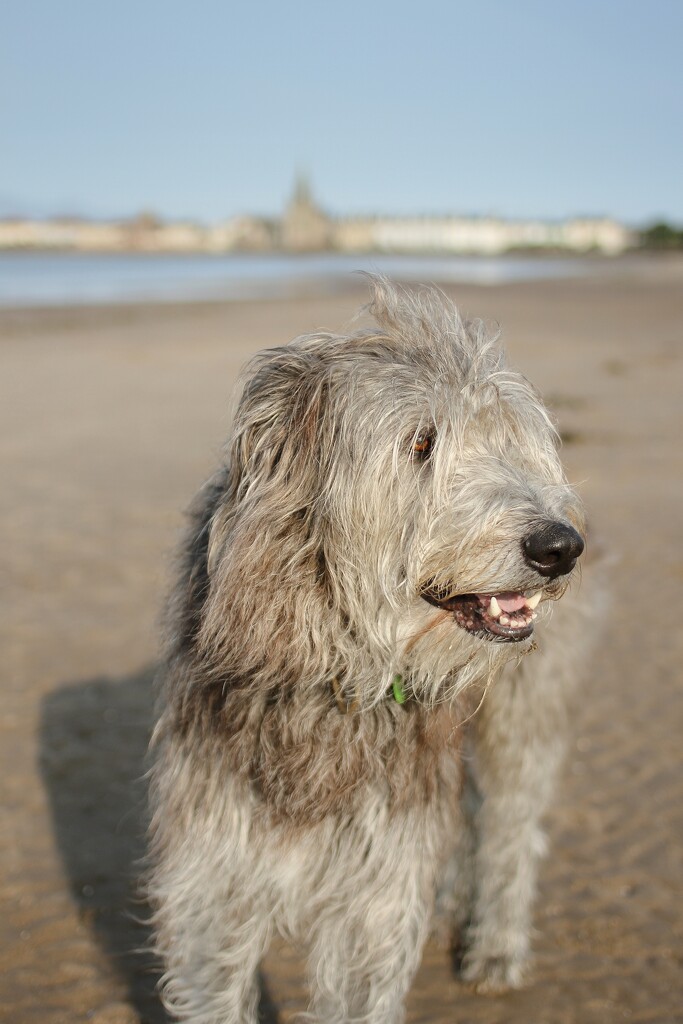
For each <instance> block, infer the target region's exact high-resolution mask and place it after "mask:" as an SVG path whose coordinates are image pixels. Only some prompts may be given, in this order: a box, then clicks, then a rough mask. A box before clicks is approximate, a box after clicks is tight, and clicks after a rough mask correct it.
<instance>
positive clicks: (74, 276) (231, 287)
mask: <svg viewBox="0 0 683 1024" xmlns="http://www.w3.org/2000/svg"><path fill="white" fill-rule="evenodd" d="M588 269H589V267H588V263H587V262H586V261H585V260H582V259H580V258H573V257H563V258H559V259H558V258H552V257H542V256H541V257H537V256H517V255H515V256H499V257H488V256H385V255H370V256H368V255H348V254H341V253H319V254H315V255H305V256H294V255H282V254H274V253H266V254H261V253H259V254H254V255H243V254H240V255H233V254H230V255H220V256H210V255H158V254H142V253H140V254H137V253H135V254H130V253H116V254H108V253H107V254H103V253H42V252H41V253H33V252H20V253H16V252H0V307H2V306H4V307H11V306H72V305H99V304H110V303H130V302H179V301H182V302H188V301H189V302H200V301H207V300H209V301H211V300H231V299H241V298H254V297H259V298H277V297H280V296H286V295H292V294H301V293H306V292H314V291H321V290H333V289H335V288H340V287H344V286H349V285H352V284H353V283H354V277H353V274H354V271H359V270H365V271H370V272H374V273H382V274H387V275H388V276H389V277H393V278H396V279H397V280H401V281H421V282H430V281H436V282H441V283H449V282H457V283H468V284H488V285H493V284H504V283H507V282H512V281H524V280H539V279H543V278H557V277H569V276H572V277H573V276H576V275H579V274H585V273H587V272H588Z"/></svg>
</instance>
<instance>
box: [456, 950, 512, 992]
mask: <svg viewBox="0 0 683 1024" xmlns="http://www.w3.org/2000/svg"><path fill="white" fill-rule="evenodd" d="M525 964H526V957H525V956H510V955H503V956H493V955H490V954H487V953H485V952H479V951H477V950H476V949H470V950H468V951H467V952H466V953H465V955H464V956H463V958H462V961H461V963H460V977H461V979H462V980H463V981H464V982H466V983H467V984H468V985H471V986H472V987H473V988H474V989H475V991H476V992H481V993H489V994H491V995H496V994H497V993H499V992H507V991H509V990H510V989H515V988H521V986H522V984H523V983H524V967H525Z"/></svg>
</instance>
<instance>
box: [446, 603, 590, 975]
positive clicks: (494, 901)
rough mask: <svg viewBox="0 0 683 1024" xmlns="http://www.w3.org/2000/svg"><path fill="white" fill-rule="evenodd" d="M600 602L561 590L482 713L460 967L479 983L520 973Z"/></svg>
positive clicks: (477, 730)
mask: <svg viewBox="0 0 683 1024" xmlns="http://www.w3.org/2000/svg"><path fill="white" fill-rule="evenodd" d="M602 603H603V602H602V598H601V595H600V594H598V593H594V594H592V593H591V591H590V588H586V587H584V589H583V591H582V593H581V600H579V598H578V596H577V595H575V594H571V595H567V596H566V597H565V598H563V600H562V601H561V602H560V603H559V606H558V607H557V608H556V609H555V610H554V615H553V619H552V622H551V623H550V624H549V625H548V626H547V634H546V635H545V636H544V635H541V637H540V638H539V650H538V651H536V652H534V653H532V654H531V655H529V656H528V657H527V658H525V660H524V661H523V662H522V663H521V664H520V665H519V666H517V667H516V668H514V669H510V670H507V671H505V672H504V673H503V675H502V677H501V678H500V679H499V680H498V681H497V683H496V684H495V685H494V686H493V687H492V688H491V691H490V693H489V694H488V695H487V697H486V699H485V701H484V703H483V706H482V708H481V710H480V712H479V715H478V716H477V719H476V722H475V734H474V740H475V750H476V753H475V759H474V772H475V774H476V787H477V789H478V792H479V797H480V801H481V802H480V805H479V807H478V809H476V810H475V813H474V819H473V820H474V828H475V833H476V839H477V849H476V853H475V860H474V886H475V891H474V894H473V904H472V908H471V914H472V917H471V922H470V925H469V928H468V932H467V936H466V952H465V955H464V958H463V961H462V967H461V970H462V976H463V978H464V979H465V980H467V981H469V982H471V983H473V984H475V985H476V986H477V987H478V988H479V989H480V990H482V991H487V990H488V991H496V990H500V989H504V988H508V987H517V986H519V985H520V984H521V982H522V980H523V970H524V966H525V963H526V961H527V958H528V953H529V932H530V925H531V913H532V906H533V899H534V894H535V889H536V877H537V869H538V861H539V858H540V856H541V854H542V853H543V851H544V848H545V837H544V833H543V831H542V828H541V818H542V815H543V813H544V812H545V810H546V809H547V807H548V805H549V803H550V801H551V799H552V797H553V793H554V789H555V786H556V782H557V777H558V774H559V770H560V768H561V765H562V761H563V758H564V755H565V751H566V746H567V737H568V735H569V733H570V729H569V720H570V718H571V713H572V707H573V705H574V701H575V696H576V689H577V682H578V680H579V678H580V677H581V675H582V674H583V670H584V667H585V662H586V660H587V656H588V654H589V653H590V651H591V649H592V647H593V642H594V641H595V639H596V638H597V635H598V630H599V623H600V620H601V617H602V616H601V614H600V613H601V610H602ZM539 632H540V631H539Z"/></svg>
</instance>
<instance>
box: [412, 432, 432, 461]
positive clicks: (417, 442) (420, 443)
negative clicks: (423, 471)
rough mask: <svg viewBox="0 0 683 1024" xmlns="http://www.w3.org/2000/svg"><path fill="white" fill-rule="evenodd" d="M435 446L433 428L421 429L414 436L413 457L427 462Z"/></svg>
mask: <svg viewBox="0 0 683 1024" xmlns="http://www.w3.org/2000/svg"><path fill="white" fill-rule="evenodd" d="M433 447H434V433H433V431H431V430H421V431H420V433H419V434H416V435H415V437H414V438H413V445H412V453H413V457H414V458H416V459H419V460H420V461H421V462H425V461H426V460H427V459H428V458H429V456H430V455H431V454H432V448H433Z"/></svg>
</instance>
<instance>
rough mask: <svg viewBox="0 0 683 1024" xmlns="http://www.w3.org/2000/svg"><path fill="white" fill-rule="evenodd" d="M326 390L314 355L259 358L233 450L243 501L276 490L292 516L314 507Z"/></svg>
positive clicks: (277, 353)
mask: <svg viewBox="0 0 683 1024" xmlns="http://www.w3.org/2000/svg"><path fill="white" fill-rule="evenodd" d="M326 391H327V389H326V385H325V378H324V371H323V369H322V367H321V365H320V361H319V360H318V359H316V358H314V357H313V356H312V355H311V353H307V352H301V351H298V350H297V349H295V348H281V349H276V350H274V351H273V352H270V353H265V354H264V355H263V356H262V357H260V358H259V361H258V363H257V364H256V368H255V372H254V373H253V375H252V377H251V378H250V380H249V381H248V383H247V385H246V387H245V389H244V393H243V396H242V400H241V402H240V406H239V409H238V414H237V419H236V423H235V430H234V436H233V440H232V445H231V463H232V465H233V471H234V472H235V474H236V475H237V478H238V486H237V500H238V501H239V500H241V499H246V500H247V501H248V500H249V497H250V495H251V494H253V493H255V489H256V488H261V489H263V490H265V491H276V492H277V493H278V502H279V504H280V505H281V508H282V511H283V512H286V513H288V514H290V515H292V514H294V513H295V512H296V511H297V509H296V506H297V504H302V503H303V504H306V505H307V504H309V502H310V499H311V497H312V495H311V487H312V486H314V484H315V479H316V472H315V471H316V470H317V469H318V468H319V467H320V465H321V455H322V449H323V442H324V436H323V433H324V431H323V427H324V411H325V404H326ZM264 496H265V495H264V494H263V493H261V494H260V495H259V497H260V499H261V500H262V499H263V498H264ZM285 499H286V500H285Z"/></svg>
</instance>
